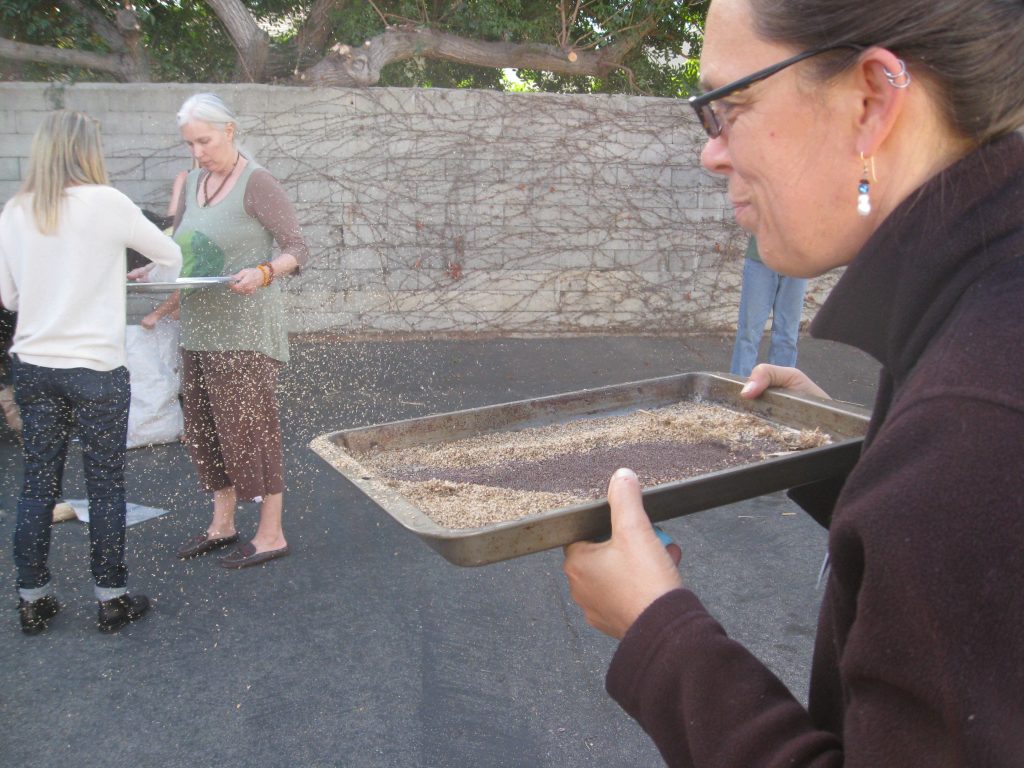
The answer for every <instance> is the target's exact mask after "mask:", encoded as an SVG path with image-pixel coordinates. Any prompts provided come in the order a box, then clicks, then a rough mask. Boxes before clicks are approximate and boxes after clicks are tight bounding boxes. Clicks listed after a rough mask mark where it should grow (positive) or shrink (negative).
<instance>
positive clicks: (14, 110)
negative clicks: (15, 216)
mask: <svg viewBox="0 0 1024 768" xmlns="http://www.w3.org/2000/svg"><path fill="white" fill-rule="evenodd" d="M206 89H209V86H202V85H179V84H143V85H113V84H79V85H70V86H54V85H47V84H40V83H0V200H4V201H6V200H7V199H8V198H9V197H10V196H11V195H13V194H14V193H15V192H16V190H17V189H18V186H19V183H20V180H21V179H22V178H23V175H24V173H25V169H26V158H27V157H28V153H29V146H30V143H31V138H32V134H33V133H34V131H35V130H36V127H37V126H38V124H39V121H40V119H41V118H42V116H43V114H45V112H47V111H48V110H50V109H53V108H56V107H67V108H71V109H80V110H84V111H87V112H89V113H90V114H92V115H94V116H96V117H97V118H99V119H100V120H101V121H102V123H103V133H104V147H105V151H106V155H107V158H108V164H109V165H108V167H109V171H110V174H111V179H112V183H113V184H114V185H115V186H116V187H118V188H119V189H121V190H122V191H123V192H125V193H126V194H127V195H128V196H130V197H131V198H132V199H133V200H135V201H136V202H137V203H138V204H139V205H141V206H143V207H149V208H152V209H154V210H160V211H162V210H163V209H164V208H165V207H166V205H167V199H168V196H169V194H170V187H171V181H172V179H173V178H174V175H175V174H176V173H177V172H178V171H179V170H181V169H184V168H188V167H189V165H190V160H189V156H188V152H187V151H186V148H185V147H184V145H183V144H182V142H181V140H180V137H179V135H178V131H177V127H176V124H175V114H176V112H177V110H178V107H179V106H180V105H181V103H182V102H183V101H184V100H185V98H187V97H188V96H189V95H191V94H192V93H195V92H197V91H200V90H206ZM215 90H216V92H217V93H218V94H219V95H220V96H221V97H222V98H224V99H225V100H226V101H227V102H228V103H229V104H230V105H231V106H232V108H233V109H234V110H235V111H236V112H237V114H238V115H239V118H240V122H241V128H242V142H243V144H244V145H245V146H246V147H248V148H249V149H250V150H252V151H253V153H254V154H255V156H256V158H257V160H258V161H259V162H260V163H261V164H263V165H264V166H266V167H267V168H268V169H269V170H270V171H271V172H272V173H274V175H275V176H277V178H279V179H280V180H281V181H282V183H283V184H284V186H285V188H286V189H287V190H288V192H289V193H290V195H291V197H292V200H293V201H294V203H295V205H296V208H297V210H298V214H299V218H300V220H301V222H302V224H303V229H304V233H305V235H306V238H307V240H308V242H309V244H310V247H311V260H310V265H309V267H308V268H307V269H306V270H305V271H304V272H303V273H302V274H301V275H298V276H296V277H293V278H291V279H290V280H289V281H288V284H287V293H288V301H289V303H290V312H289V318H290V323H291V330H292V331H293V332H318V331H331V332H341V333H360V334H365V333H370V334H373V333H395V332H401V333H427V334H430V333H437V334H452V333H463V332H490V333H505V334H518V335H548V334H580V333H594V332H604V333H609V332H614V333H687V332H703V331H713V330H722V331H731V329H732V328H733V327H734V325H735V316H736V308H737V304H738V300H739V285H740V274H741V262H742V253H743V248H744V246H745V243H746V236H745V235H744V234H743V232H741V231H740V230H739V229H738V228H737V227H736V226H735V224H734V223H733V222H732V216H731V211H730V210H729V207H728V200H727V199H726V195H725V187H724V184H723V182H722V181H721V180H720V179H717V178H715V177H712V176H711V175H709V174H708V173H706V172H705V171H704V170H702V169H701V167H700V163H699V152H700V148H701V145H702V142H703V133H702V132H701V131H700V129H699V128H698V127H697V125H696V121H695V119H694V118H693V116H692V113H691V111H690V110H689V107H688V106H687V105H686V103H685V102H683V101H679V100H672V99H653V98H641V97H625V96H562V95H551V94H503V93H496V92H491V91H467V90H423V89H400V88H370V89H351V90H350V89H322V88H317V89H311V88H295V87H279V86H266V85H219V86H216V88H215ZM831 282H832V281H829V280H828V279H825V280H822V281H815V282H814V284H813V285H812V286H811V292H810V295H809V297H808V302H807V304H806V306H805V315H806V316H807V317H809V316H810V315H812V314H813V313H814V311H815V310H816V308H817V306H818V304H819V302H820V301H821V299H822V298H823V296H824V294H825V293H826V292H827V290H828V288H829V287H830V286H831Z"/></svg>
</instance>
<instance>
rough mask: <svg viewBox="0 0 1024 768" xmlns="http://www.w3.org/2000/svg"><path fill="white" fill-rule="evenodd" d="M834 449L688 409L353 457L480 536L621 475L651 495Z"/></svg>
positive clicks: (821, 437) (773, 428)
mask: <svg viewBox="0 0 1024 768" xmlns="http://www.w3.org/2000/svg"><path fill="white" fill-rule="evenodd" d="M828 442H829V438H828V436H827V435H825V434H824V433H822V432H821V431H819V430H795V429H792V428H789V427H782V426H779V425H776V424H772V423H770V422H768V421H765V420H764V419H762V418H759V417H757V416H755V415H753V414H748V413H740V412H737V411H733V410H730V409H728V408H724V407H722V406H719V405H715V404H712V403H708V402H702V401H685V402H682V403H677V404H675V405H671V406H667V407H665V408H657V409H645V410H636V411H633V412H631V413H627V414H620V415H614V416H605V417H599V418H582V419H577V420H573V421H568V422H560V423H559V424H555V425H551V426H546V427H533V428H528V429H519V430H510V431H506V432H490V433H487V434H485V435H479V436H476V437H471V438H465V439H462V440H454V441H451V442H448V443H433V444H430V445H423V446H416V447H412V448H402V449H392V450H381V451H371V452H367V453H359V454H354V455H353V458H354V459H356V460H357V461H358V462H359V463H360V464H361V465H362V466H363V467H364V469H366V470H367V472H368V473H371V474H375V475H376V476H377V477H378V478H380V479H383V480H384V481H385V482H387V483H388V484H389V485H390V486H392V487H393V488H394V489H395V490H396V491H398V492H399V493H400V494H402V495H403V496H405V497H406V498H407V499H408V500H409V501H410V502H411V503H413V504H414V505H416V506H417V507H418V508H419V509H421V510H422V511H423V512H424V513H425V514H427V515H428V516H430V518H431V519H433V520H434V522H436V523H437V524H438V525H440V526H442V527H445V528H475V527H478V526H483V525H490V524H493V523H497V522H503V521H507V520H514V519H518V518H520V517H523V516H525V515H531V514H536V513H539V512H545V511H548V510H551V509H557V508H559V507H565V506H571V505H573V504H580V503H585V502H589V501H593V500H595V499H600V498H603V497H604V496H605V494H606V492H607V484H608V478H609V477H610V476H611V474H612V473H613V472H614V471H615V470H616V469H618V468H619V467H624V466H625V467H630V468H632V469H633V470H634V471H635V472H636V473H637V475H638V476H639V478H640V481H641V482H642V483H643V484H644V485H647V486H649V485H656V484H660V483H666V482H671V481H678V480H686V479H688V478H692V477H696V476H698V475H701V474H705V473H708V472H713V471H716V470H720V469H726V468H729V467H734V466H739V465H742V464H748V463H751V462H756V461H761V460H764V459H765V458H766V457H769V456H774V455H779V454H781V453H786V452H789V451H794V450H802V449H806V448H814V447H817V446H820V445H824V444H826V443H828Z"/></svg>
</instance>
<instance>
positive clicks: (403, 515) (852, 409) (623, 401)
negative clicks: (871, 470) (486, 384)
mask: <svg viewBox="0 0 1024 768" xmlns="http://www.w3.org/2000/svg"><path fill="white" fill-rule="evenodd" d="M743 383H744V380H743V379H740V378H738V377H735V376H731V375H729V374H721V373H683V374H678V375H674V376H667V377H663V378H658V379H648V380H645V381H636V382H631V383H627V384H618V385H614V386H608V387H601V388H598V389H588V390H581V391H578V392H569V393H566V394H560V395H552V396H548V397H539V398H534V399H530V400H520V401H517V402H512V403H505V404H501V405H492V406H486V407H483V408H473V409H469V410H464V411H455V412H452V413H443V414H439V415H434V416H425V417H421V418H416V419H407V420H403V421H395V422H390V423H387V424H378V425H374V426H367V427H358V428H355V429H347V430H342V431H339V432H331V433H328V434H326V435H322V436H321V437H320V438H317V439H316V440H314V441H313V442H312V443H311V444H310V447H311V448H312V449H313V450H314V451H315V452H316V453H317V454H318V455H320V456H321V458H323V459H324V460H325V461H327V462H328V463H329V464H330V465H331V466H332V467H334V469H336V470H337V471H338V472H340V473H341V474H342V475H343V476H344V477H345V478H346V479H347V480H349V481H350V482H351V483H352V484H353V485H355V486H356V487H357V488H359V490H361V491H362V492H363V493H365V494H366V495H367V496H368V497H370V499H372V500H373V501H374V502H375V503H376V504H377V505H378V506H379V507H380V508H381V509H383V510H384V511H385V512H387V513H388V514H389V515H390V516H391V517H392V518H394V519H395V520H396V521H397V522H398V523H399V524H400V525H402V526H403V527H405V528H407V529H408V530H410V531H412V532H413V533H415V534H416V535H417V536H419V537H420V538H421V539H423V541H424V542H426V543H427V544H428V545H429V546H431V547H432V548H433V549H435V550H436V551H437V552H438V553H439V554H440V555H441V556H443V557H444V558H445V559H446V560H448V561H449V562H451V563H454V564H456V565H463V566H475V565H485V564H488V563H494V562H498V561H501V560H507V559H510V558H514V557H519V556H521V555H527V554H531V553H534V552H540V551H543V550H546V549H552V548H554V547H560V546H563V545H565V544H569V543H572V542H575V541H582V540H586V539H597V538H600V537H601V536H606V535H607V534H608V533H609V530H610V523H609V510H608V504H607V501H606V500H599V501H593V502H587V503H583V504H579V505H575V506H571V507H563V508H560V509H552V510H549V511H546V512H543V513H539V514H534V515H529V516H526V517H522V518H519V519H516V520H512V521H505V522H500V523H494V524H492V525H486V526H481V527H478V528H459V529H454V528H444V527H442V526H439V525H438V524H437V523H435V522H434V521H433V520H431V518H429V517H428V516H427V515H426V513H424V512H423V511H421V510H420V509H419V508H418V507H416V506H415V505H414V504H413V503H412V502H410V501H409V500H408V499H406V498H405V497H404V496H402V495H401V494H399V493H398V492H396V491H395V490H394V489H393V488H390V487H389V486H388V485H387V484H386V483H385V482H384V480H383V479H381V478H379V477H377V476H375V475H374V473H373V472H372V471H371V470H368V469H367V468H366V467H364V466H363V465H361V464H360V463H359V462H358V461H357V460H356V459H355V458H353V457H352V455H351V454H353V453H356V454H358V453H362V452H365V451H367V450H370V449H389V448H407V447H411V446H414V445H430V444H442V443H448V442H452V441H454V440H459V439H462V438H466V437H473V436H477V435H484V434H490V433H497V432H504V431H509V430H517V429H525V428H528V427H537V426H544V425H549V424H557V423H562V422H568V421H570V420H575V419H582V418H588V417H591V418H593V417H597V416H611V415H616V414H620V413H629V412H630V411H633V410H637V409H641V408H644V409H649V408H660V407H663V406H667V405H671V404H673V403H678V402H680V401H684V400H693V401H698V400H701V401H706V402H711V403H715V404H717V405H721V406H724V407H726V408H730V409H732V410H734V411H741V412H747V413H751V414H754V415H756V416H758V417H760V418H763V419H765V420H766V421H768V422H771V423H774V424H777V425H781V426H785V427H792V428H795V429H813V428H818V429H820V430H821V431H823V432H825V433H826V434H827V435H829V436H830V437H831V438H832V441H833V442H832V443H830V444H828V445H824V446H821V447H818V448H809V449H806V450H802V451H794V452H790V453H787V454H785V455H781V456H773V457H771V458H767V459H763V460H760V461H756V462H753V463H749V464H743V465H740V466H735V467H731V468H728V469H723V470H719V471H716V472H709V473H705V474H701V475H697V476H695V477H690V478H686V479H683V480H679V481H674V482H669V483H663V484H661V485H656V486H652V487H649V488H646V489H645V490H644V492H643V495H644V505H645V507H646V509H647V513H648V515H649V516H650V518H651V520H652V521H653V522H660V521H662V520H668V519H671V518H674V517H681V516H683V515H689V514H692V513H694V512H699V511H701V510H705V509H710V508H712V507H717V506H721V505H723V504H731V503H733V502H736V501H741V500H743V499H749V498H753V497H755V496H761V495H764V494H767V493H774V492H776V491H780V490H784V489H787V488H792V487H794V486H798V485H803V484H805V483H810V482H813V481H816V480H822V479H825V478H829V477H835V476H841V475H844V474H846V473H847V472H849V470H850V469H851V468H852V467H853V465H854V464H855V463H856V461H857V459H858V457H859V456H860V448H861V443H862V442H863V435H864V432H865V430H866V428H867V423H868V418H869V415H870V414H869V412H868V411H867V410H865V409H864V408H861V407H860V406H857V405H853V404H849V403H842V402H839V401H833V400H822V399H819V398H815V397H808V396H799V395H793V394H789V393H787V392H783V391H781V390H768V391H767V392H765V393H764V395H762V396H761V397H760V398H758V399H756V400H742V399H740V396H739V392H740V389H741V388H742V386H743ZM328 448H329V449H330V450H327V449H328ZM328 453H329V454H330V455H329V456H328Z"/></svg>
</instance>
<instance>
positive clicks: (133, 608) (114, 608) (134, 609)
mask: <svg viewBox="0 0 1024 768" xmlns="http://www.w3.org/2000/svg"><path fill="white" fill-rule="evenodd" d="M148 610H149V598H148V597H146V596H145V595H129V594H127V593H126V594H123V595H121V596H120V597H115V598H114V599H113V600H101V601H100V612H99V618H98V619H97V620H96V626H97V628H98V629H99V631H100V632H117V630H119V629H120V628H121V627H123V626H124V625H125V624H128V623H130V622H133V621H135V620H136V619H141V618H142V617H143V615H145V613H146V611H148Z"/></svg>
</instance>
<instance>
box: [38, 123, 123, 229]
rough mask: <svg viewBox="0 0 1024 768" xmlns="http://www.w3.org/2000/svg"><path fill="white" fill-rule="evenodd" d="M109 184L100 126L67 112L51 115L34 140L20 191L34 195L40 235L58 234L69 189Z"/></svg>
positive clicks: (40, 127)
mask: <svg viewBox="0 0 1024 768" xmlns="http://www.w3.org/2000/svg"><path fill="white" fill-rule="evenodd" d="M109 183H110V181H109V179H108V178H107V167H106V164H105V163H104V162H103V145H102V143H101V142H100V124H99V122H98V121H97V120H95V119H93V118H91V117H89V116H88V115H87V114H85V113H84V112H72V111H70V110H67V109H59V110H57V111H56V112H51V113H50V114H49V115H47V116H46V118H45V119H44V120H43V124H42V125H40V126H39V129H38V130H37V131H36V135H35V137H33V139H32V152H31V155H30V157H29V162H28V173H27V174H26V176H25V182H24V184H22V185H21V190H20V192H21V193H22V194H26V193H33V195H34V196H33V199H32V215H33V217H34V218H35V221H36V226H37V227H38V228H39V231H40V232H42V233H43V234H44V235H45V234H51V233H53V232H55V231H56V230H57V222H58V218H59V215H60V205H61V201H62V199H63V197H64V190H65V188H67V187H71V186H76V185H78V184H109Z"/></svg>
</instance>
